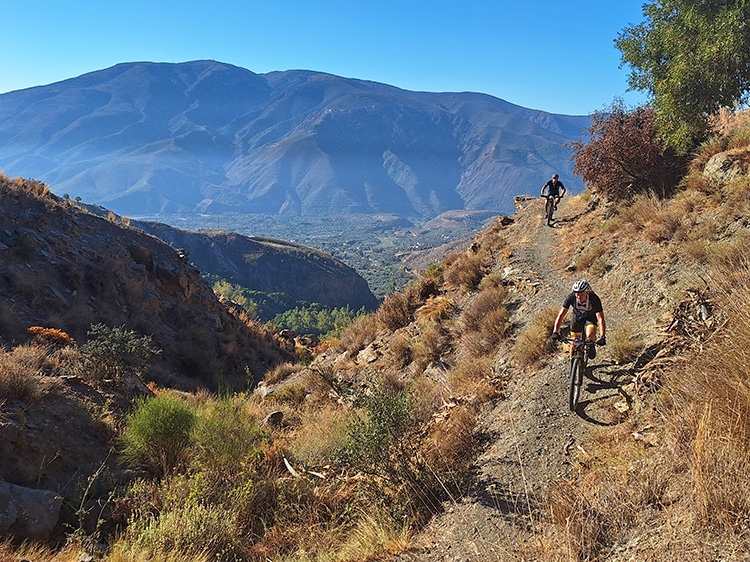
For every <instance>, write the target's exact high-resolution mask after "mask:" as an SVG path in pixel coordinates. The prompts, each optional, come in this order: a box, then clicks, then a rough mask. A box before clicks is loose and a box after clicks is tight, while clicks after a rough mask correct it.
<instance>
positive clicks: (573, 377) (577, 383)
mask: <svg viewBox="0 0 750 562" xmlns="http://www.w3.org/2000/svg"><path fill="white" fill-rule="evenodd" d="M583 368H584V367H583V359H582V358H581V357H574V358H573V359H572V360H571V361H570V393H569V395H568V405H569V406H570V411H571V412H575V410H576V408H577V407H578V398H579V397H580V396H581V386H582V385H583Z"/></svg>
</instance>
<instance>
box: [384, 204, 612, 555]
mask: <svg viewBox="0 0 750 562" xmlns="http://www.w3.org/2000/svg"><path fill="white" fill-rule="evenodd" d="M542 215H543V210H542V208H541V205H540V204H538V203H535V202H531V203H530V204H529V205H528V206H527V207H526V208H524V209H521V210H519V211H518V213H517V216H516V217H515V218H516V222H515V223H514V224H513V225H511V226H510V227H509V237H512V239H513V240H516V241H520V244H519V246H518V247H517V248H515V249H514V255H513V256H512V258H511V262H512V263H511V264H510V266H508V265H507V264H505V265H503V268H504V274H506V275H507V276H508V278H509V279H513V280H514V282H516V283H517V284H518V286H519V297H520V298H519V300H518V308H517V309H516V310H515V311H514V321H516V322H523V321H524V318H525V319H526V321H528V320H530V319H531V318H533V317H534V315H535V314H536V313H537V312H539V311H540V310H542V309H543V308H546V307H556V308H559V306H560V305H561V303H562V300H563V298H564V297H565V296H566V295H567V294H568V292H569V291H570V285H571V283H572V281H571V277H570V275H567V276H566V275H564V274H563V272H561V271H557V270H556V269H555V268H554V266H553V265H552V261H551V259H550V258H551V257H552V255H553V252H554V244H555V239H556V237H558V236H562V235H563V233H562V227H563V226H564V224H565V222H566V221H568V220H571V219H570V218H568V217H566V212H565V206H564V204H561V205H560V212H559V215H558V217H556V219H557V220H556V222H555V224H554V225H553V227H552V228H550V227H548V226H546V224H544V223H543V217H542ZM520 287H523V289H522V290H520ZM603 300H604V306H605V316H606V314H607V302H606V298H605V299H603ZM567 362H568V359H567V357H566V354H565V351H564V350H563V349H562V346H561V347H560V350H559V353H557V354H556V355H555V357H554V359H553V360H552V361H550V362H549V364H548V365H546V366H542V367H539V368H537V369H536V370H534V369H533V368H525V369H520V370H519V369H514V370H513V371H514V372H513V377H512V379H513V380H512V382H511V383H510V386H509V388H508V389H507V398H506V399H505V400H501V401H500V402H499V403H498V404H497V405H496V407H495V408H494V409H493V410H492V411H491V412H490V413H489V415H488V416H487V418H486V420H485V421H484V427H483V429H484V430H485V434H486V435H487V436H488V442H487V445H486V448H485V450H484V452H483V453H482V454H481V456H480V457H479V458H478V459H477V462H476V479H475V483H476V485H475V487H474V489H472V490H470V491H468V493H466V494H465V495H464V497H463V498H461V499H458V500H456V501H455V502H451V503H450V505H446V511H445V512H444V513H442V514H440V515H438V516H436V517H435V519H434V520H433V521H432V522H431V523H430V524H429V525H428V527H427V528H426V529H425V530H424V531H423V532H422V534H421V535H420V537H419V542H420V543H421V544H423V545H424V546H423V547H422V548H420V549H419V550H416V551H412V552H410V553H407V554H402V555H400V556H399V557H397V558H396V559H395V560H396V561H398V562H438V561H448V560H450V561H459V560H461V561H469V560H471V561H474V560H476V561H479V560H482V561H493V560H518V559H521V558H525V557H526V556H524V550H525V547H524V545H523V540H524V539H523V536H524V535H525V533H523V531H524V530H525V529H529V528H530V527H533V526H534V525H535V522H537V521H538V520H539V511H538V510H539V509H540V507H541V501H542V498H543V497H544V496H545V487H546V486H548V485H550V483H552V482H553V481H555V480H559V479H560V478H564V477H565V476H566V475H567V474H568V473H569V472H570V471H571V469H572V466H573V462H574V459H575V457H576V455H577V454H579V453H580V452H581V449H579V447H580V444H581V443H582V442H583V441H584V439H585V438H586V437H587V436H588V435H589V434H590V432H591V431H592V430H594V429H595V428H597V427H601V426H607V425H613V424H615V423H617V421H618V420H619V419H620V418H621V416H620V414H619V413H618V411H617V409H616V408H615V404H617V403H621V402H622V401H623V396H622V394H621V390H620V388H619V387H620V385H621V382H622V378H623V375H624V373H623V372H622V371H620V370H618V368H617V367H616V366H614V365H613V364H612V363H611V361H609V360H608V359H607V353H606V348H600V353H599V356H598V357H597V359H596V360H593V361H591V362H590V366H589V378H587V379H586V380H585V382H584V391H583V393H582V398H581V400H582V403H581V404H580V405H579V409H578V411H577V412H576V413H573V412H570V411H569V410H568V407H567V378H566V376H565V371H566V367H567ZM526 536H528V535H526Z"/></svg>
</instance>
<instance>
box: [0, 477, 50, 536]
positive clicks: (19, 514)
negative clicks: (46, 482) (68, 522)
mask: <svg viewBox="0 0 750 562" xmlns="http://www.w3.org/2000/svg"><path fill="white" fill-rule="evenodd" d="M61 505H62V498H61V497H60V496H58V495H57V494H56V493H55V492H50V491H49V490H35V489H33V488H24V487H23V486H16V485H15V484H9V483H8V482H3V481H0V535H11V536H13V537H15V538H17V539H23V540H45V539H48V538H49V536H50V535H51V533H52V530H53V529H54V528H55V525H57V521H58V519H59V517H60V506H61Z"/></svg>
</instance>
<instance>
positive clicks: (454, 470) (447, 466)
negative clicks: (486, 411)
mask: <svg viewBox="0 0 750 562" xmlns="http://www.w3.org/2000/svg"><path fill="white" fill-rule="evenodd" d="M476 424H477V417H476V413H475V412H474V410H473V409H472V408H471V407H469V406H468V405H465V404H464V405H460V406H456V407H454V408H451V409H449V410H448V412H447V417H446V418H444V419H442V420H439V421H438V422H437V423H435V424H433V425H432V427H431V428H430V433H429V436H428V437H427V440H426V441H425V443H424V445H423V450H424V454H425V460H426V462H427V464H428V465H429V466H430V467H431V468H432V469H433V470H434V471H435V473H437V474H443V475H446V476H449V477H451V478H454V479H458V480H462V479H463V478H464V477H465V475H466V474H467V472H468V470H469V467H470V465H471V463H472V461H473V459H474V449H475V446H476V439H475V437H474V435H475V434H474V428H475V427H476Z"/></svg>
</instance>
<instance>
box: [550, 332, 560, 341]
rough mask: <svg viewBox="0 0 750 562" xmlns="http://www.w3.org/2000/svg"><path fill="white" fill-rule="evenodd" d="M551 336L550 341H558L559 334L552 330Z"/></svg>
mask: <svg viewBox="0 0 750 562" xmlns="http://www.w3.org/2000/svg"><path fill="white" fill-rule="evenodd" d="M550 337H551V338H552V341H560V339H561V338H560V334H558V333H557V332H552V335H551V336H550Z"/></svg>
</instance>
